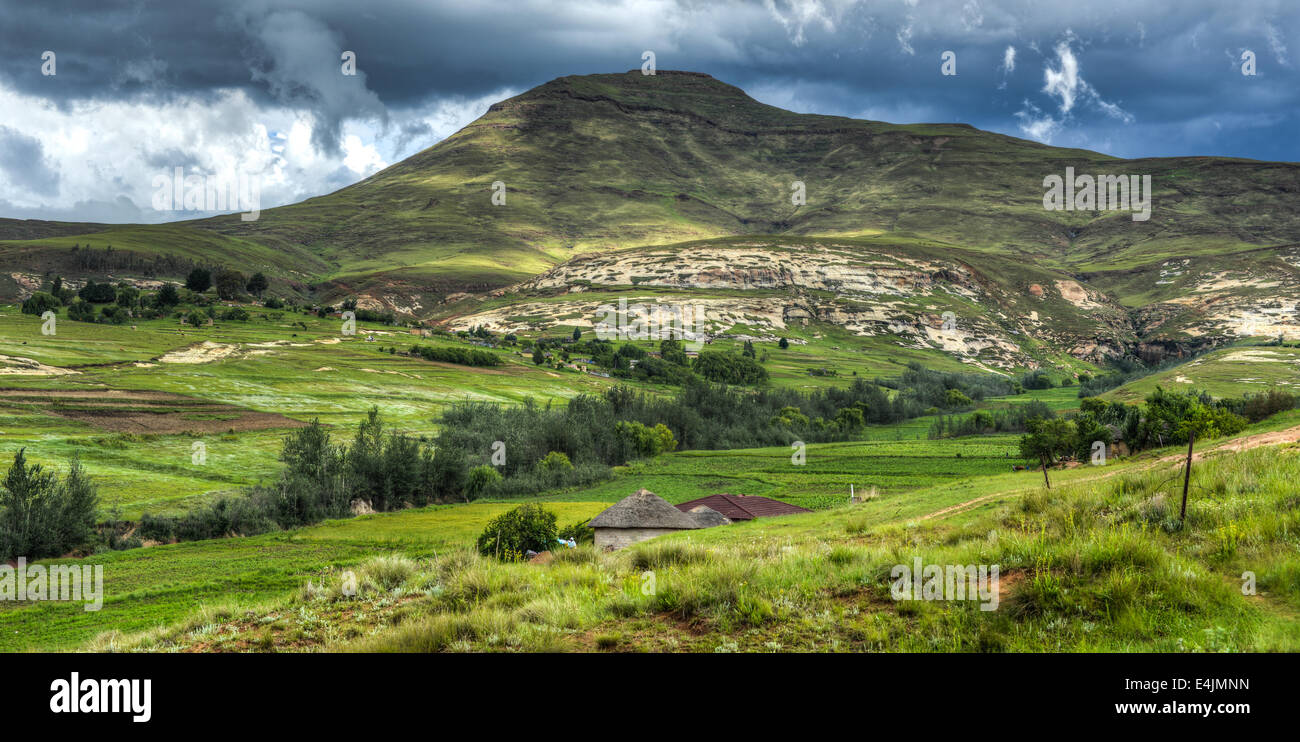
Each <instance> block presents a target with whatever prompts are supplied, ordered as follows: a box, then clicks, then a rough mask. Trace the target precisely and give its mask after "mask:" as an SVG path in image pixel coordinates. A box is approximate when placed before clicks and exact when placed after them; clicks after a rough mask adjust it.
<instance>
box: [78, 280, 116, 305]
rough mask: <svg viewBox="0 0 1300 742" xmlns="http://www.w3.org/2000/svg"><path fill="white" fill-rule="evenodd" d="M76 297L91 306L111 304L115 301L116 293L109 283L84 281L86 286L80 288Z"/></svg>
mask: <svg viewBox="0 0 1300 742" xmlns="http://www.w3.org/2000/svg"><path fill="white" fill-rule="evenodd" d="M77 296H80V297H81V298H82V299H83V300H84V301H88V302H90V303H92V304H111V303H112V302H113V301H114V300H115V299H117V291H116V290H115V289H114V288H113V284H111V283H95V282H94V281H86V285H85V286H82V287H81V290H80V291H78V292H77Z"/></svg>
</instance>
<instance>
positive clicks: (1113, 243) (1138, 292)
mask: <svg viewBox="0 0 1300 742" xmlns="http://www.w3.org/2000/svg"><path fill="white" fill-rule="evenodd" d="M1067 168H1072V169H1073V171H1074V172H1076V173H1078V174H1089V175H1094V176H1100V175H1107V176H1116V175H1124V176H1150V183H1151V187H1152V193H1151V194H1150V195H1151V204H1152V206H1151V209H1150V216H1149V219H1146V220H1144V221H1142V220H1135V219H1134V217H1133V214H1132V213H1131V212H1129V211H1122V210H1116V211H1100V212H1098V211H1064V210H1062V211H1049V210H1047V209H1045V208H1044V194H1045V191H1046V190H1047V188H1045V186H1044V182H1045V181H1044V179H1045V178H1047V177H1048V176H1051V175H1057V176H1064V175H1065V173H1066V171H1067ZM796 181H798V182H799V183H802V185H803V189H804V192H805V194H806V200H805V201H804V203H802V204H796V203H794V202H792V198H791V196H792V193H793V191H792V188H796V187H797V186H796V185H794V184H795V183H796ZM495 183H502V184H504V188H505V191H504V192H505V204H504V205H494V204H493V201H492V196H493V193H494V185H493V184H495ZM1298 196H1300V165H1296V164H1291V163H1272V162H1257V161H1249V160H1239V159H1226V158H1212V157H1187V158H1160V159H1138V160H1124V159H1118V158H1113V157H1109V156H1106V155H1102V154H1098V153H1095V152H1088V151H1084V150H1077V149H1062V148H1056V147H1049V146H1046V145H1042V144H1038V143H1035V142H1030V141H1026V140H1021V139H1016V138H1014V137H1008V136H1003V135H1000V134H994V133H990V132H984V131H980V130H978V129H974V128H972V127H970V126H966V125H961V124H916V125H894V124H887V123H880V122H872V121H860V120H855V119H849V118H843V117H836V116H821V115H812V114H797V113H792V112H789V111H784V110H782V109H779V108H775V107H772V106H768V105H764V104H762V103H759V102H758V101H755V100H754V99H753V98H750V97H749V96H748V95H746V94H745V93H744V92H743V91H741V90H740V89H739V88H736V87H733V86H731V85H727V84H725V83H722V82H720V81H718V80H715V79H713V78H712V77H709V76H708V75H703V74H699V73H692V72H670V71H660V72H659V73H658V74H657V75H653V76H646V75H642V74H640V72H639V71H632V72H628V73H624V74H603V75H587V76H572V77H563V78H559V79H556V80H553V81H551V82H548V83H546V84H544V85H541V86H539V87H537V88H534V89H532V90H530V91H528V92H526V93H524V94H522V95H519V96H516V97H514V98H510V99H508V100H505V101H502V102H500V103H497V104H495V105H493V106H492V107H491V108H490V109H489V110H488V112H487V113H486V114H485V115H484V116H482V117H481V118H479V119H478V120H476V121H475V122H473V123H472V124H470V125H469V126H467V127H465V128H464V129H462V130H461V131H459V132H457V133H456V134H454V135H452V136H450V137H448V138H447V139H445V140H443V141H442V142H439V143H438V144H437V145H435V146H433V147H430V148H428V149H426V150H424V151H423V152H420V153H418V154H416V155H414V156H412V157H410V158H408V159H406V160H404V161H402V162H400V163H397V164H395V165H393V166H391V167H389V168H387V169H385V170H383V171H381V172H379V173H376V174H375V175H373V176H371V177H369V178H366V179H365V180H363V181H361V182H359V183H356V184H354V185H352V186H349V187H347V188H344V189H342V190H339V191H337V192H335V193H332V194H329V195H326V196H321V197H318V198H313V199H309V200H307V201H304V202H302V203H298V204H293V205H289V206H284V207H280V208H275V209H269V210H266V211H263V212H262V214H261V217H260V218H259V219H258V220H257V221H255V222H244V221H241V220H240V218H239V217H238V215H232V216H222V217H216V218H212V219H203V220H195V221H187V222H177V223H172V224H167V225H158V226H135V225H130V226H122V225H88V224H75V225H69V224H58V223H49V222H30V221H19V220H0V265H2V266H3V268H4V274H6V275H5V276H4V277H0V278H4V279H8V281H12V283H9V285H7V286H3V287H0V290H3V291H4V292H5V293H7V294H8V296H9V297H10V298H15V297H17V296H19V295H21V294H22V293H23V292H24V291H29V290H30V289H31V287H32V285H33V284H39V282H40V280H41V279H42V277H43V276H44V274H46V273H62V274H63V275H65V276H69V277H72V278H78V277H96V275H102V274H103V273H105V272H108V273H112V274H113V275H115V276H117V277H124V276H125V277H130V276H134V275H139V274H140V273H141V271H145V272H152V273H156V274H159V275H164V276H172V277H176V276H178V275H182V273H181V272H180V271H181V269H183V268H185V266H187V265H190V264H193V263H204V262H207V263H221V264H225V265H229V266H231V267H235V268H238V269H241V270H244V271H246V272H251V271H254V270H263V271H265V272H267V273H268V275H270V276H271V277H272V280H273V284H274V286H275V290H278V291H284V292H286V293H296V294H299V295H303V296H311V297H314V298H317V299H320V300H325V301H332V300H335V299H338V298H341V297H343V296H345V295H353V296H359V297H361V299H362V306H387V307H390V308H394V309H397V310H398V311H400V312H406V313H410V314H412V315H414V316H419V317H434V318H443V319H452V320H453V323H454V324H455V323H459V324H464V323H465V322H468V321H472V320H471V319H470V318H472V317H474V316H475V315H477V314H479V313H481V312H493V311H496V312H498V314H500V311H499V310H500V307H501V306H504V305H506V304H509V303H510V302H512V301H514V300H515V299H516V298H520V299H522V298H524V297H525V296H527V297H531V298H532V299H538V298H541V297H542V295H543V294H547V293H548V292H549V293H550V294H552V295H563V294H570V293H573V292H575V290H582V291H591V290H592V289H593V287H604V288H607V289H614V288H617V287H620V286H621V287H622V289H627V288H629V287H631V286H636V287H651V286H654V287H657V289H658V290H668V289H671V290H672V291H675V292H678V293H681V294H684V295H701V296H702V295H703V294H701V293H700V292H704V293H705V294H707V293H709V292H712V294H717V293H718V292H720V291H724V290H725V291H730V292H745V291H751V290H755V289H761V290H762V291H765V292H769V294H770V295H771V296H776V297H777V298H778V299H780V298H782V297H784V298H788V299H790V302H789V303H790V305H791V306H792V307H793V308H794V311H793V315H791V316H788V317H787V316H785V313H784V312H783V317H782V318H781V323H784V322H785V321H786V320H787V319H792V320H799V321H802V320H804V319H808V318H812V319H814V320H818V321H822V320H825V321H829V322H832V323H839V324H841V325H843V326H853V325H854V323H858V324H859V326H861V323H862V322H868V319H869V318H868V317H867V315H864V314H862V312H860V311H857V310H855V309H854V303H855V302H856V303H857V304H863V303H866V304H869V305H874V307H875V308H874V309H873V310H872V311H873V312H874V314H872V315H871V317H874V319H870V320H869V321H870V322H872V323H876V324H875V325H873V326H875V327H876V329H881V328H885V330H886V331H891V330H888V327H889V326H890V322H893V325H894V326H898V325H900V323H901V324H907V325H909V326H910V327H912V328H913V329H914V330H915V331H916V332H918V333H920V335H919V336H918V338H919V337H921V336H925V335H926V334H927V333H926V332H924V331H923V329H922V325H926V324H927V323H930V322H931V319H930V318H929V315H932V314H935V311H934V310H937V309H942V308H944V307H947V308H949V309H952V310H953V311H954V313H955V314H957V315H958V316H969V317H970V318H971V324H972V326H973V327H974V328H975V329H981V330H982V331H984V332H986V333H992V332H993V330H994V327H995V326H996V327H997V328H998V332H997V334H995V335H994V334H986V335H985V336H983V340H982V341H980V344H982V347H984V348H987V347H996V346H999V344H1000V343H1005V344H1008V345H1009V346H1012V348H1014V350H1013V349H1012V348H1007V349H1005V352H997V353H994V355H996V356H997V359H991V360H997V364H996V365H999V366H1006V365H1026V364H1030V365H1032V359H1033V358H1035V357H1038V356H1039V355H1040V354H1038V352H1037V351H1036V350H1034V349H1032V348H1029V347H1027V344H1033V343H1034V342H1036V343H1039V344H1041V345H1043V346H1045V347H1050V348H1053V349H1058V350H1059V351H1060V352H1068V353H1069V354H1070V355H1073V356H1075V357H1077V358H1084V359H1088V360H1100V359H1101V358H1103V357H1106V356H1112V355H1117V354H1119V353H1122V352H1131V351H1133V350H1135V349H1146V350H1148V351H1149V352H1153V353H1155V354H1156V355H1160V354H1162V353H1164V352H1169V351H1175V352H1181V351H1182V350H1185V349H1189V348H1191V347H1194V346H1197V345H1200V344H1205V343H1212V342H1217V341H1218V340H1219V339H1221V338H1223V337H1225V336H1230V335H1234V334H1241V332H1243V329H1242V328H1244V327H1249V328H1252V329H1251V330H1250V331H1252V332H1254V331H1257V330H1260V329H1261V328H1262V329H1263V330H1264V332H1259V333H1258V334H1265V333H1271V334H1277V333H1278V332H1295V331H1296V330H1297V325H1296V324H1295V323H1296V320H1295V305H1296V299H1297V297H1300V206H1298V205H1297V204H1298V203H1300V202H1298V201H1297V197H1298ZM737 238H754V239H757V240H758V242H757V243H754V244H758V245H761V246H762V248H763V249H762V250H758V251H756V248H754V247H753V246H752V245H751V244H750V242H748V241H747V240H746V239H741V240H740V241H736V239H737ZM700 241H706V242H700ZM684 243H685V244H693V245H696V246H700V245H704V246H707V248H708V250H707V252H708V254H709V255H713V256H718V255H721V257H719V258H718V259H717V260H715V261H714V262H718V263H721V264H722V267H724V268H727V267H734V266H728V265H727V264H728V263H729V260H728V258H727V257H726V256H727V254H728V252H727V251H741V252H743V253H744V254H746V255H751V256H753V257H752V259H749V258H747V259H746V261H747V262H746V263H745V264H746V266H747V267H746V271H745V273H746V275H749V274H752V275H755V276H762V275H764V271H767V272H768V274H770V275H767V277H765V278H758V279H753V280H751V279H749V278H746V277H744V276H738V275H731V276H730V277H727V276H719V275H717V274H716V271H714V269H713V268H711V267H710V265H711V264H706V263H704V262H701V261H699V260H697V259H696V258H697V257H698V256H697V255H696V253H697V252H698V250H697V248H689V249H684V248H682V247H680V246H681V245H683V244H684ZM110 244H111V245H112V247H113V249H114V251H115V256H114V258H113V259H112V260H98V261H96V260H89V261H88V260H87V257H86V256H87V254H88V253H87V252H86V251H85V250H86V246H88V245H89V246H90V248H91V250H92V251H96V250H98V251H102V250H103V249H104V248H105V247H107V246H108V245H110ZM74 245H75V246H78V247H80V248H81V250H79V251H74V250H73V249H72V248H73V246H74ZM674 245H677V246H678V247H671V246H674ZM804 245H815V247H814V248H810V249H809V250H808V251H807V252H800V250H801V249H802V248H801V246H804ZM89 254H90V255H92V256H94V255H95V253H94V252H91V253H89ZM670 255H676V256H684V257H672V258H669V257H668V256H670ZM760 255H762V256H765V257H759V256H760ZM777 255H782V256H784V257H783V258H781V259H777V257H776V256H777ZM805 259H806V260H810V261H813V262H815V263H817V265H818V266H821V267H819V268H818V269H817V271H822V273H823V274H824V275H822V276H821V277H816V276H812V277H810V275H809V273H808V271H805V270H802V268H801V266H802V261H804V260H805ZM656 260H674V261H678V262H680V263H681V265H680V268H681V270H679V271H677V272H676V273H675V274H674V275H672V276H671V277H667V276H663V275H658V274H654V275H656V276H657V277H656V278H654V279H652V280H650V279H646V278H645V277H644V276H641V278H642V280H639V281H636V282H633V283H624V284H619V283H610V281H613V280H615V279H616V278H617V277H618V276H624V277H625V278H626V279H627V280H628V281H631V280H632V278H633V277H636V276H639V275H640V274H637V273H636V270H639V269H637V268H636V267H635V266H636V265H637V264H638V263H646V262H647V261H649V262H653V261H656ZM764 261H771V262H770V264H769V265H766V266H765V265H764ZM879 261H900V262H901V263H904V264H906V263H908V262H909V261H910V262H911V263H913V264H914V265H913V266H912V268H911V269H910V270H911V271H912V273H914V274H915V275H913V276H912V277H911V278H909V279H907V280H910V281H912V283H911V289H909V292H908V293H906V294H899V293H890V291H891V289H889V287H888V286H885V285H883V284H882V285H874V284H871V281H869V280H867V279H866V278H865V276H863V275H855V274H854V273H853V271H852V270H851V267H852V266H854V265H859V266H862V265H870V264H874V263H877V262H879ZM557 266H558V267H557ZM596 267H600V269H601V270H602V271H604V272H595V268H596ZM846 270H847V271H848V272H847V273H846V272H845V271H846ZM96 271H99V273H98V274H97V273H96ZM711 271H713V272H711ZM755 271H756V273H755ZM828 271H829V273H828ZM835 271H839V276H838V278H832V277H830V273H834V272H835ZM813 272H814V273H815V272H816V271H813ZM723 273H726V271H725V270H724V271H723ZM607 274H608V275H610V276H614V277H615V278H610V279H606V278H604V276H605V275H607ZM733 274H734V271H733ZM922 274H924V275H922ZM647 275H651V274H649V273H647ZM619 280H622V279H619ZM8 281H0V283H6V282H8ZM578 282H582V283H578ZM873 286H874V288H873ZM882 286H883V288H882ZM973 287H979V289H978V290H977V289H976V288H973ZM465 294H472V295H474V296H475V298H473V299H471V298H467V297H466V296H464V295H465ZM748 295H749V296H752V297H757V296H758V294H748ZM810 297H813V298H815V299H816V301H813V300H811V299H810ZM885 298H887V300H888V302H901V303H900V304H897V306H894V305H891V306H893V307H894V308H893V309H888V310H886V309H883V308H882V307H884V306H885V303H888V302H885V303H882V300H883V299H885ZM484 301H486V303H483V302H484ZM952 302H956V304H952ZM963 302H965V304H967V305H969V306H966V305H963V304H962V303H963ZM908 303H910V304H913V305H915V306H911V307H910V308H906V307H903V304H908ZM950 305H951V306H950ZM957 310H961V311H957ZM890 312H894V313H895V314H894V316H892V318H891V317H888V316H885V315H888V314H889V313H890ZM508 314H509V313H507V314H506V315H503V316H502V317H501V318H500V319H504V318H505V316H507V315H508ZM903 314H907V319H908V321H907V322H903V320H904V319H905V318H904V317H903ZM805 315H807V316H805ZM841 315H843V316H841ZM999 315H1004V317H1000V316H999ZM514 316H519V313H517V312H516V313H515V315H514ZM881 323H883V324H881ZM498 324H500V325H501V326H506V325H509V324H511V323H507V322H499V323H498ZM514 324H515V325H518V326H520V327H525V326H527V327H535V326H536V325H537V324H538V323H536V322H532V323H519V322H515V323H514ZM777 324H780V323H777ZM777 324H769V325H768V327H769V329H771V328H775V327H777ZM778 329H779V328H778ZM1031 341H1032V342H1031ZM918 342H919V340H918ZM927 342H931V347H942V345H943V343H942V342H938V341H933V340H932V339H931V341H927ZM936 342H938V345H935V343H936ZM964 345H970V343H964ZM962 352H966V351H962ZM981 352H986V353H987V351H981Z"/></svg>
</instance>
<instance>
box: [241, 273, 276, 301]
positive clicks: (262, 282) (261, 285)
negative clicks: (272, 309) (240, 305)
mask: <svg viewBox="0 0 1300 742" xmlns="http://www.w3.org/2000/svg"><path fill="white" fill-rule="evenodd" d="M270 287H271V283H270V281H267V280H266V276H265V275H263V274H262V273H261V272H258V273H254V274H253V277H252V278H250V279H248V284H247V285H246V286H245V287H244V288H246V289H248V293H250V294H253V295H254V296H256V297H257V298H259V299H260V298H262V293H263V292H264V291H266V290H267V289H268V288H270Z"/></svg>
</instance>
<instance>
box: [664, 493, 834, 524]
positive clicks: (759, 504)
mask: <svg viewBox="0 0 1300 742" xmlns="http://www.w3.org/2000/svg"><path fill="white" fill-rule="evenodd" d="M676 507H677V509H678V510H680V511H682V512H683V513H686V512H690V511H691V510H693V509H695V508H698V507H707V508H709V509H711V510H715V511H717V512H719V513H722V514H723V515H724V516H726V518H727V519H728V520H733V521H736V520H753V519H754V518H772V517H775V516H778V515H795V514H797V513H811V512H812V511H811V510H809V509H808V508H801V507H799V506H798V505H791V504H790V503H788V502H781V501H780V500H773V499H772V498H770V497H759V496H757V495H709V496H708V497H701V498H699V499H698V500H691V501H690V502H683V503H681V504H680V505H677V506H676Z"/></svg>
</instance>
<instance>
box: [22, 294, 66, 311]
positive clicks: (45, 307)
mask: <svg viewBox="0 0 1300 742" xmlns="http://www.w3.org/2000/svg"><path fill="white" fill-rule="evenodd" d="M59 304H60V302H59V300H58V299H57V298H56V297H55V296H54V295H53V294H47V293H45V292H43V291H37V292H36V293H34V294H32V295H31V296H29V297H27V299H26V301H24V302H23V307H22V312H23V314H34V315H36V316H38V317H39V316H40V315H42V314H45V313H46V312H56V311H58V309H59Z"/></svg>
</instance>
